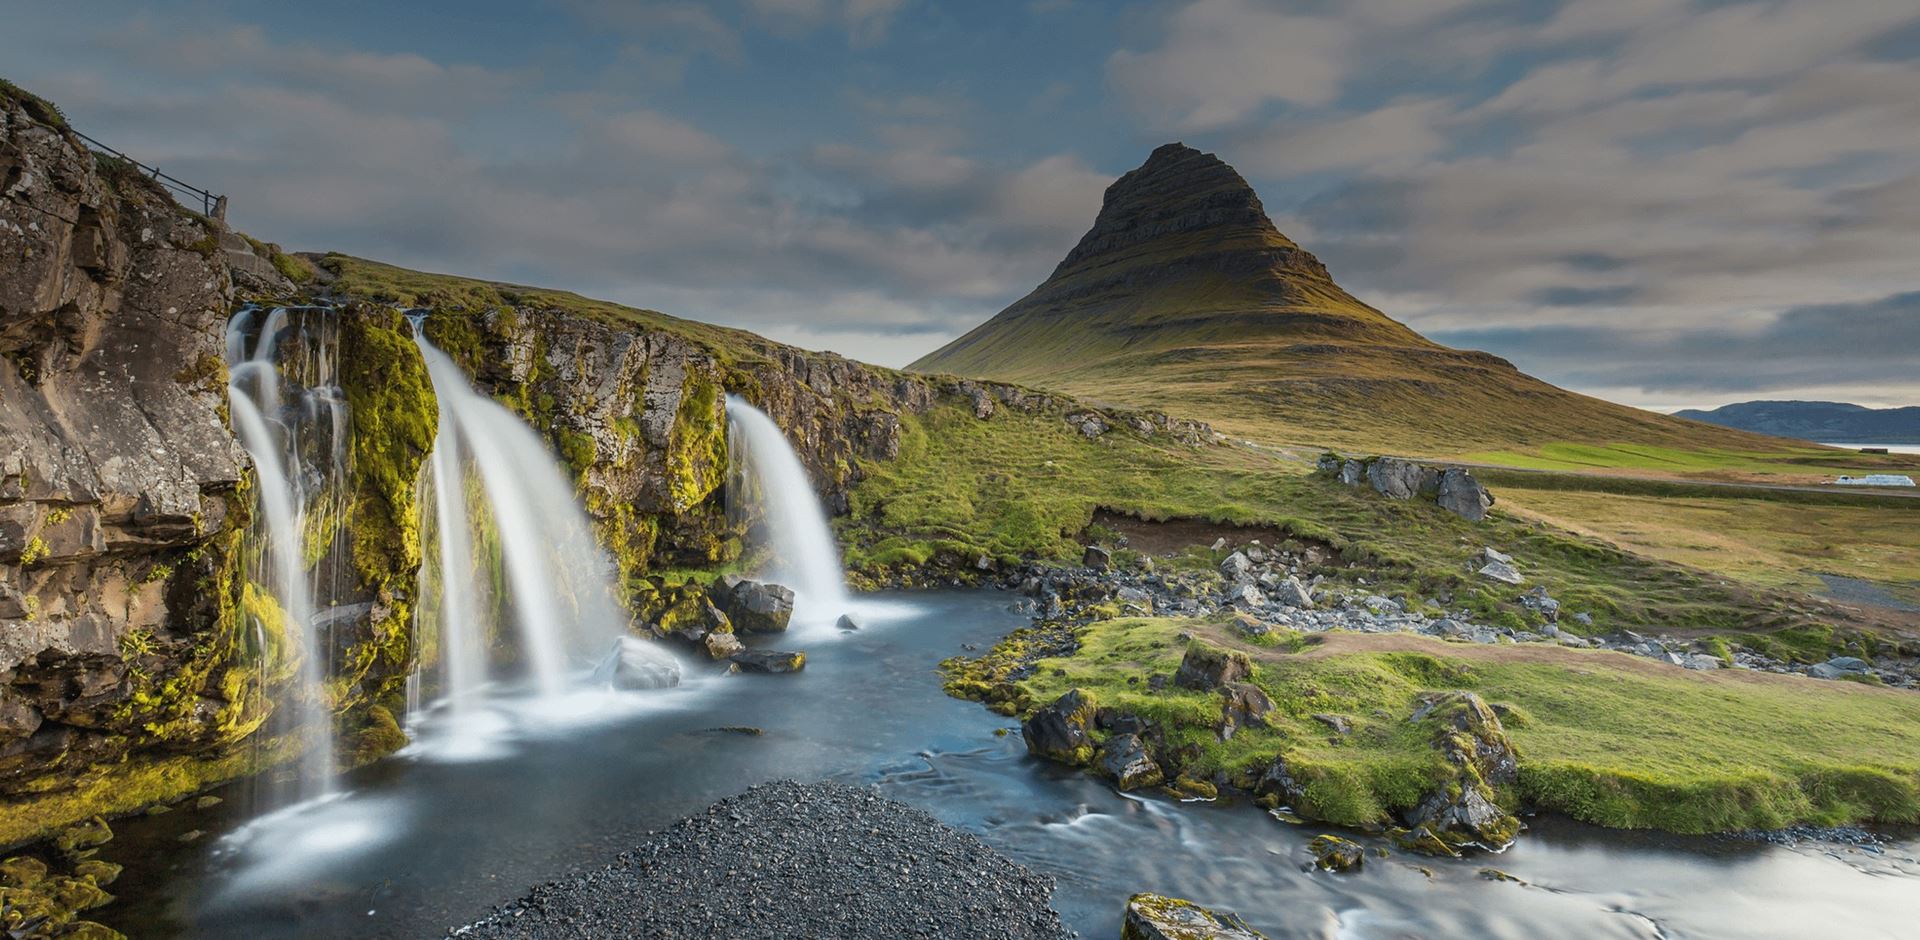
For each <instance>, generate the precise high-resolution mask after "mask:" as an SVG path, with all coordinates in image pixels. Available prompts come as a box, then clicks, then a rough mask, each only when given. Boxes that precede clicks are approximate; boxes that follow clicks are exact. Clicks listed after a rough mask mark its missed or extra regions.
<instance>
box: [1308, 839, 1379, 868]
mask: <svg viewBox="0 0 1920 940" xmlns="http://www.w3.org/2000/svg"><path fill="white" fill-rule="evenodd" d="M1307 851H1308V852H1311V853H1313V866H1312V867H1314V868H1318V869H1320V870H1321V871H1331V872H1352V871H1359V870H1360V869H1361V867H1362V866H1364V865H1365V864H1366V861H1367V853H1366V851H1365V850H1364V849H1362V848H1361V847H1360V844H1359V843H1357V842H1354V841H1352V840H1349V839H1342V838H1340V837H1339V836H1336V835H1319V836H1314V837H1313V841H1312V842H1309V843H1307Z"/></svg>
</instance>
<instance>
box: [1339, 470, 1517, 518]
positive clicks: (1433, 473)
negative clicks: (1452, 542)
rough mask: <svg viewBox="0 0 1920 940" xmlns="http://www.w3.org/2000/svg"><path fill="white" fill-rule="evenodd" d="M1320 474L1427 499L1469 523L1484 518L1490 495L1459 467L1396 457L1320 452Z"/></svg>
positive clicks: (1408, 497)
mask: <svg viewBox="0 0 1920 940" xmlns="http://www.w3.org/2000/svg"><path fill="white" fill-rule="evenodd" d="M1318 466H1319V470H1320V473H1321V474H1322V475H1324V476H1327V477H1330V478H1332V479H1335V480H1338V481H1339V482H1341V483H1343V484H1345V485H1347V486H1356V487H1357V486H1363V485H1365V486H1370V487H1372V488H1373V490H1374V491H1375V492H1377V493H1379V494H1380V495H1382V496H1386V497H1388V498H1389V499H1405V500H1420V501H1422V502H1431V503H1433V504H1435V505H1437V506H1439V507H1440V508H1442V509H1445V510H1447V511H1448V512H1451V513H1453V514H1455V515H1457V516H1460V517H1462V518H1465V519H1467V520H1469V521H1471V522H1479V521H1480V520H1482V519H1485V518H1486V517H1487V510H1488V509H1491V508H1492V507H1493V502H1494V500H1493V494H1492V493H1491V492H1489V491H1488V490H1487V488H1486V487H1485V486H1482V485H1481V484H1480V481H1478V480H1476V479H1474V478H1473V474H1472V473H1471V472H1469V471H1468V470H1466V469H1465V468H1462V467H1434V466H1428V465H1426V464H1421V463H1416V462H1414V461H1411V460H1405V459H1402V458H1399V457H1370V458H1367V459H1365V460H1357V459H1353V458H1349V457H1342V456H1340V455H1339V454H1331V453H1329V454H1324V455H1322V456H1321V457H1320V461H1319V465H1318Z"/></svg>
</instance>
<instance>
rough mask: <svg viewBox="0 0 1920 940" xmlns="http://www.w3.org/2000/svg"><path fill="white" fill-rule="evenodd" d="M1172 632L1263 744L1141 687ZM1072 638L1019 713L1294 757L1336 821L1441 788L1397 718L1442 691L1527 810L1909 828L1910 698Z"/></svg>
mask: <svg viewBox="0 0 1920 940" xmlns="http://www.w3.org/2000/svg"><path fill="white" fill-rule="evenodd" d="M1182 631H1190V632H1193V633H1195V634H1197V635H1199V636H1202V637H1203V638H1205V639H1206V640H1207V641H1208V642H1213V643H1216V644H1218V645H1221V646H1225V647H1229V648H1235V649H1240V650H1242V651H1244V652H1246V653H1247V654H1248V655H1249V656H1250V657H1252V658H1253V659H1254V661H1255V664H1256V668H1255V674H1254V677H1253V682H1254V683H1255V684H1256V685H1259V686H1260V687H1261V688H1262V689H1263V690H1265V691H1266V692H1267V694H1268V695H1270V696H1272V698H1273V699H1274V701H1275V703H1276V705H1277V706H1278V713H1277V714H1276V715H1275V716H1274V718H1275V720H1274V722H1273V724H1274V725H1275V727H1274V728H1272V729H1270V730H1243V731H1242V732H1241V733H1239V734H1236V735H1235V736H1234V737H1233V739H1232V740H1231V741H1229V742H1221V741H1219V740H1218V739H1217V737H1216V736H1215V735H1214V734H1213V732H1212V730H1211V729H1212V726H1213V724H1214V722H1216V721H1217V720H1218V718H1219V704H1218V698H1217V697H1216V696H1215V695H1214V694H1212V693H1204V692H1194V691H1189V690H1184V689H1179V688H1177V687H1169V688H1167V689H1166V690H1164V691H1159V692H1150V691H1148V690H1147V687H1146V683H1145V678H1146V677H1147V676H1151V675H1155V674H1170V673H1172V672H1173V671H1174V670H1175V669H1176V668H1177V667H1178V665H1179V661H1180V657H1181V655H1182V654H1183V653H1184V651H1185V644H1184V643H1182V642H1180V641H1179V640H1178V639H1177V638H1176V634H1178V633H1180V632H1182ZM1079 635H1080V639H1081V642H1082V647H1081V650H1080V651H1079V652H1078V653H1077V654H1075V655H1073V656H1070V657H1065V658H1061V659H1049V660H1043V661H1041V663H1040V669H1039V671H1038V673H1037V674H1036V675H1035V676H1034V677H1032V678H1030V679H1028V680H1025V681H1024V682H1021V683H1019V688H1020V690H1021V691H1022V692H1024V693H1025V695H1026V699H1027V704H1028V705H1029V706H1031V705H1034V704H1043V703H1045V702H1049V701H1052V700H1053V699H1054V698H1056V697H1058V696H1059V695H1060V694H1062V693H1064V692H1065V691H1067V690H1068V689H1072V688H1080V689H1084V690H1086V691H1088V692H1089V693H1091V695H1092V697H1093V699H1094V700H1095V701H1096V702H1097V703H1098V704H1100V705H1101V706H1103V707H1111V708H1116V709H1119V710H1121V711H1125V712H1131V713H1134V714H1138V715H1140V716H1142V717H1145V718H1147V719H1149V720H1151V721H1154V722H1157V723H1160V724H1161V725H1162V726H1163V727H1165V728H1167V729H1168V734H1169V738H1168V742H1169V748H1170V749H1172V748H1177V747H1180V746H1190V747H1193V748H1196V749H1197V750H1198V753H1197V754H1196V755H1195V756H1194V757H1193V759H1192V761H1191V763H1190V764H1188V765H1186V767H1185V768H1184V769H1187V770H1189V771H1190V772H1212V771H1214V770H1220V771H1225V772H1227V773H1228V774H1229V775H1241V776H1244V775H1246V774H1247V773H1249V772H1253V771H1256V770H1258V769H1259V768H1262V767H1264V766H1265V764H1266V763H1268V762H1270V761H1271V760H1272V759H1273V758H1274V757H1275V756H1276V755H1278V754H1281V753H1285V754H1286V755H1287V758H1288V764H1289V767H1290V768H1293V767H1297V768H1301V772H1302V773H1304V774H1306V775H1307V776H1308V777H1311V778H1313V779H1315V780H1318V781H1323V783H1322V784H1321V785H1319V786H1317V787H1315V786H1310V787H1309V794H1310V799H1309V801H1308V802H1309V803H1310V804H1312V805H1311V806H1310V809H1311V810H1312V815H1314V816H1315V817H1316V818H1320V819H1324V820H1326V821H1329V822H1336V823H1342V824H1353V825H1359V824H1365V823H1370V822H1378V821H1382V819H1383V817H1384V814H1385V813H1386V812H1387V811H1388V810H1392V809H1398V808H1403V807H1406V806H1409V805H1411V804H1412V803H1413V802H1414V801H1415V800H1416V799H1417V798H1418V797H1419V795H1420V794H1421V793H1423V792H1425V790H1427V789H1429V788H1430V787H1431V786H1432V781H1433V780H1435V779H1436V773H1437V772H1438V770H1437V768H1436V767H1435V765H1434V761H1435V757H1434V752H1433V750H1432V749H1431V747H1430V745H1429V743H1428V741H1427V739H1426V738H1425V736H1424V735H1423V734H1421V733H1420V732H1419V731H1418V730H1417V729H1416V728H1415V727H1414V726H1412V725H1410V724H1409V722H1408V721H1407V717H1408V715H1409V714H1410V713H1411V711H1412V709H1413V706H1414V697H1415V696H1416V695H1418V694H1419V693H1421V692H1424V691H1433V690H1444V689H1469V690H1472V691H1475V692H1477V693H1478V694H1479V695H1480V696H1481V697H1482V698H1484V699H1486V700H1487V701H1488V702H1491V703H1496V704H1498V705H1500V706H1502V707H1503V708H1504V709H1506V710H1507V711H1508V712H1509V718H1508V719H1507V721H1506V727H1507V733H1508V735H1509V737H1510V738H1511V739H1512V741H1513V742H1514V745H1515V747H1516V749H1517V750H1518V752H1519V754H1520V768H1521V774H1520V784H1519V795H1520V796H1521V797H1522V798H1523V799H1524V800H1525V801H1526V802H1527V803H1528V804H1530V805H1532V806H1534V807H1536V808H1539V809H1544V810H1552V811H1557V812H1561V813H1565V814H1567V815H1569V816H1572V817H1574V818H1576V819H1581V820H1584V821H1587V822H1592V823H1597V824H1600V825H1606V826H1613V827H1620V828H1656V829H1664V830H1669V831H1674V832H1687V833H1699V832H1716V831H1726V830H1733V829H1744V828H1774V827H1779V826H1783V825H1788V824H1790V823H1794V822H1815V823H1822V824H1837V823H1842V822H1858V821H1865V820H1878V821H1887V822H1912V821H1916V820H1920V696H1914V695H1912V694H1911V693H1901V692H1894V691H1887V690H1881V689H1874V688H1869V687H1864V686H1860V685H1856V684H1852V683H1838V682H1819V681H1817V680H1811V679H1801V678H1798V677H1784V676H1769V675H1761V674H1752V673H1745V672H1737V671H1733V670H1727V671H1723V672H1719V673H1711V674H1700V673H1689V672H1687V671H1685V670H1681V669H1679V668H1676V667H1669V666H1664V665H1661V664H1656V663H1653V662H1651V661H1647V660H1640V659H1634V658H1632V657H1628V656H1626V655H1624V654H1618V653H1610V652H1589V651H1576V650H1567V649H1560V648H1553V647H1536V646H1527V647H1515V646H1503V647H1472V646H1463V645H1455V644H1447V643H1442V642H1440V641H1437V640H1430V639H1427V638H1424V637H1409V636H1391V635H1390V636H1350V635H1341V634H1334V635H1331V637H1330V638H1329V639H1327V640H1326V642H1325V644H1324V646H1322V645H1319V644H1318V643H1317V642H1316V641H1317V640H1319V639H1320V638H1311V639H1310V640H1309V642H1308V644H1307V645H1305V646H1302V645H1300V644H1297V643H1288V644H1282V645H1281V646H1278V647H1272V648H1268V647H1261V646H1255V645H1252V644H1248V643H1245V642H1243V641H1240V640H1238V639H1236V638H1235V637H1234V636H1233V635H1232V634H1230V633H1229V632H1228V631H1226V630H1225V629H1224V628H1222V627H1221V626H1220V625H1218V624H1213V623H1206V622H1202V621H1196V620H1183V619H1159V618H1135V619H1122V620H1111V621H1104V622H1099V623H1095V624H1092V625H1090V626H1088V627H1086V628H1084V629H1083V630H1081V631H1080V632H1079ZM1294 650H1298V652H1294ZM1516 712H1517V714H1518V716H1519V717H1514V713H1516ZM1315 713H1331V714H1338V715H1343V716H1346V717H1347V718H1348V719H1349V720H1350V721H1351V722H1353V725H1354V732H1353V734H1352V735H1350V736H1349V737H1347V738H1344V739H1338V740H1337V741H1336V740H1332V739H1330V738H1329V736H1328V733H1327V729H1326V728H1325V726H1323V725H1321V724H1320V723H1319V722H1317V721H1315V720H1313V719H1312V718H1311V717H1310V716H1311V715H1313V714H1315ZM1296 808H1297V809H1298V808H1299V807H1296Z"/></svg>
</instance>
